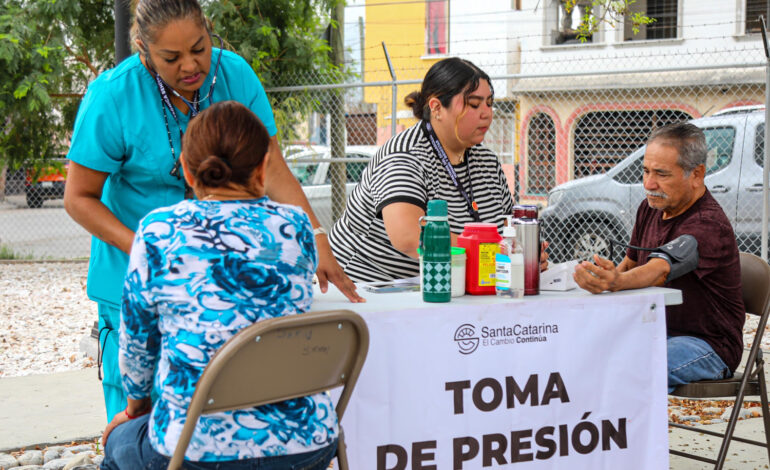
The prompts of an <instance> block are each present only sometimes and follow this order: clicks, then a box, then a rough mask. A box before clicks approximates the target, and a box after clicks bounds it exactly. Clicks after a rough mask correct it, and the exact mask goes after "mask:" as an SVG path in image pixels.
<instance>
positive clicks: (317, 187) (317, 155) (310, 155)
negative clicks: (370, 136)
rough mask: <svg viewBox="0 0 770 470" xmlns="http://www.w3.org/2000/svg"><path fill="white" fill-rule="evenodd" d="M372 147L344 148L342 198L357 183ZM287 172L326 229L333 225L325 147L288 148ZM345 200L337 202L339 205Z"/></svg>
mask: <svg viewBox="0 0 770 470" xmlns="http://www.w3.org/2000/svg"><path fill="white" fill-rule="evenodd" d="M377 148H378V147H377V146H374V145H351V146H348V147H346V148H345V160H348V161H346V162H345V163H346V165H345V177H346V181H347V183H346V184H345V199H346V200H347V197H348V196H350V193H351V192H353V188H354V187H355V186H356V183H358V182H359V181H361V173H362V172H363V171H364V168H366V165H368V164H369V160H370V159H371V158H372V157H373V156H374V154H375V152H376V151H377ZM284 155H287V156H286V163H287V164H288V166H289V169H290V170H291V172H292V173H293V174H294V176H295V177H296V178H297V180H298V181H299V182H300V184H301V185H302V189H303V190H304V192H305V195H306V196H307V198H308V200H309V201H310V207H312V208H313V212H315V215H316V216H317V217H318V220H319V221H320V222H321V225H322V226H323V227H324V228H326V229H327V230H329V229H331V226H332V225H333V224H334V220H332V190H331V180H332V174H331V169H332V167H331V164H332V163H333V161H332V158H331V153H330V150H329V147H326V146H307V147H306V146H296V145H293V146H289V147H287V148H285V149H284ZM343 202H345V201H339V203H340V204H341V203H343Z"/></svg>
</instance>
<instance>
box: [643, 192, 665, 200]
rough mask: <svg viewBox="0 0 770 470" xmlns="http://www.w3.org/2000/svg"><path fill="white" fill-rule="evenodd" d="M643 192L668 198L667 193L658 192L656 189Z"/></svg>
mask: <svg viewBox="0 0 770 470" xmlns="http://www.w3.org/2000/svg"><path fill="white" fill-rule="evenodd" d="M644 193H645V194H646V195H647V196H652V197H659V198H661V199H668V194H666V193H659V192H656V191H645V192H644Z"/></svg>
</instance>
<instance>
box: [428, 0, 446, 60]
mask: <svg viewBox="0 0 770 470" xmlns="http://www.w3.org/2000/svg"><path fill="white" fill-rule="evenodd" d="M448 44H449V0H426V1H425V53H426V54H428V55H434V54H447V53H448V52H449V47H448Z"/></svg>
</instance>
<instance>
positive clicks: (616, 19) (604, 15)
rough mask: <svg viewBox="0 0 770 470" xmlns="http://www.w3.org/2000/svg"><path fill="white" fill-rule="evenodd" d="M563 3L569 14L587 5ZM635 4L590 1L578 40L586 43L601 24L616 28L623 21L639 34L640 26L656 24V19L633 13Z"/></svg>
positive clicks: (574, 1) (572, 1)
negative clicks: (576, 8) (580, 6)
mask: <svg viewBox="0 0 770 470" xmlns="http://www.w3.org/2000/svg"><path fill="white" fill-rule="evenodd" d="M561 2H562V3H563V4H564V9H565V10H566V12H567V13H568V14H569V13H571V12H572V10H573V9H574V8H575V7H576V6H578V4H580V5H585V4H586V2H585V1H584V0H561ZM634 3H636V0H590V4H589V5H587V6H586V9H585V14H584V15H583V18H581V21H580V25H579V26H578V27H577V30H576V31H577V38H578V39H579V40H580V42H586V41H587V40H588V39H589V38H590V37H591V36H592V35H593V34H594V33H595V32H596V31H598V30H599V25H600V24H601V23H607V24H609V25H610V26H613V27H614V26H615V25H616V24H618V23H620V22H623V21H626V22H630V23H631V30H632V31H633V32H634V34H637V33H638V32H639V27H640V26H642V25H646V24H650V23H653V22H655V18H649V17H648V16H646V14H645V13H643V12H634V11H632V10H631V8H630V7H631V5H633V4H634ZM595 12H599V14H598V15H597V14H595Z"/></svg>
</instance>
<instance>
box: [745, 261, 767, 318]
mask: <svg viewBox="0 0 770 470" xmlns="http://www.w3.org/2000/svg"><path fill="white" fill-rule="evenodd" d="M740 257H741V284H742V285H743V306H744V308H745V309H746V312H747V313H751V314H753V315H760V316H761V315H763V314H765V313H766V312H767V311H768V309H769V308H770V265H768V264H767V263H766V262H765V261H764V260H763V259H762V258H760V257H759V256H756V255H752V254H750V253H741V254H740Z"/></svg>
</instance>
